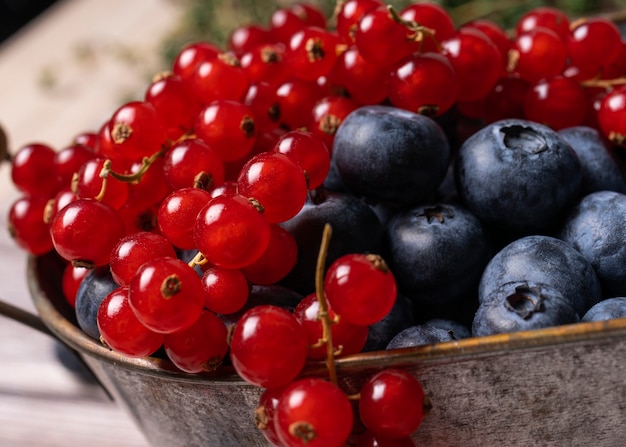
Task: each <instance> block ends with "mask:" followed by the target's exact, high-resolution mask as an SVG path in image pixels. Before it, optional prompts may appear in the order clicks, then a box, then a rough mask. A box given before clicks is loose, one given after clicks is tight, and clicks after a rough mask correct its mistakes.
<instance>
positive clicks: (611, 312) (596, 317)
mask: <svg viewBox="0 0 626 447" xmlns="http://www.w3.org/2000/svg"><path fill="white" fill-rule="evenodd" d="M625 317H626V297H623V296H616V297H613V298H607V299H604V300H602V301H600V302H599V303H598V304H596V305H595V306H593V307H592V308H591V309H589V310H588V311H587V313H586V314H585V315H583V317H582V318H581V319H580V321H584V322H587V321H606V320H613V319H615V318H625Z"/></svg>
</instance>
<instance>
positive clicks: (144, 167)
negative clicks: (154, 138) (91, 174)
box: [72, 149, 165, 201]
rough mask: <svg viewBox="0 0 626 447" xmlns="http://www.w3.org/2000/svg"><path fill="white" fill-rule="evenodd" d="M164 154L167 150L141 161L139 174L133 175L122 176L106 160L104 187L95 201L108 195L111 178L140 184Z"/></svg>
mask: <svg viewBox="0 0 626 447" xmlns="http://www.w3.org/2000/svg"><path fill="white" fill-rule="evenodd" d="M164 154H165V149H161V150H160V151H158V152H155V153H154V154H152V155H151V156H150V157H144V158H143V160H141V167H140V168H139V170H138V171H137V172H135V173H133V174H120V173H118V172H115V171H114V170H113V169H112V168H111V160H105V162H104V164H103V166H102V169H101V170H100V178H101V179H102V186H101V187H100V192H98V195H97V196H96V197H95V199H96V200H98V201H102V199H103V198H104V194H106V190H107V181H108V179H109V176H111V177H113V178H114V179H116V180H119V181H121V182H126V183H132V182H138V181H139V180H141V177H143V175H144V174H145V173H146V172H147V171H148V168H150V166H152V164H153V163H154V162H155V161H156V160H157V159H158V158H159V157H162V156H163V155H164ZM72 181H73V182H75V181H77V179H72ZM73 185H74V183H73Z"/></svg>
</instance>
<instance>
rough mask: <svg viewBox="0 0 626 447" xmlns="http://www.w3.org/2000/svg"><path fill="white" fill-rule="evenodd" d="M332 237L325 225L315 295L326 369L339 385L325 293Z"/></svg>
mask: <svg viewBox="0 0 626 447" xmlns="http://www.w3.org/2000/svg"><path fill="white" fill-rule="evenodd" d="M331 236H332V227H331V226H330V224H326V225H324V232H323V233H322V243H321V246H320V251H319V254H318V257H317V266H316V269H315V293H316V295H317V300H318V302H319V310H318V313H317V317H318V318H319V319H320V321H321V322H322V340H323V341H324V342H325V343H326V368H327V369H328V376H329V378H330V381H331V382H332V383H334V384H335V385H337V369H336V367H335V348H334V347H333V336H332V332H331V327H332V324H333V320H332V318H331V317H330V315H329V313H328V302H327V301H326V294H325V293H324V266H325V265H326V256H327V255H328V244H329V243H330V238H331Z"/></svg>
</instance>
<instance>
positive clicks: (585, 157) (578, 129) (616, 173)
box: [558, 126, 626, 196]
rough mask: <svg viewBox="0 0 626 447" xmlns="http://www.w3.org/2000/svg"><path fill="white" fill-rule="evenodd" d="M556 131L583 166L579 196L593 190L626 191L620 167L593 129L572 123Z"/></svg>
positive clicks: (625, 182)
mask: <svg viewBox="0 0 626 447" xmlns="http://www.w3.org/2000/svg"><path fill="white" fill-rule="evenodd" d="M558 133H559V135H561V137H562V138H563V139H564V140H565V141H567V142H568V143H569V145H570V146H571V147H572V149H574V152H576V155H578V160H579V161H580V166H581V168H582V183H581V188H580V194H581V196H584V195H587V194H589V193H592V192H596V191H617V192H621V193H626V181H625V180H624V176H623V175H622V172H621V170H620V167H619V165H618V163H617V161H616V160H615V158H613V156H612V155H611V152H610V151H609V148H608V147H607V146H606V145H605V144H604V141H603V140H602V137H601V136H600V133H599V132H598V131H597V130H596V129H594V128H593V127H588V126H575V127H568V128H566V129H561V130H559V132H558Z"/></svg>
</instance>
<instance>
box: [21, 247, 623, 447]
mask: <svg viewBox="0 0 626 447" xmlns="http://www.w3.org/2000/svg"><path fill="white" fill-rule="evenodd" d="M61 268H62V267H61V265H60V264H59V263H58V261H57V260H56V258H54V257H50V256H45V257H32V258H30V259H29V262H28V267H27V271H28V280H29V287H30V291H31V294H32V298H33V300H34V303H35V306H36V308H37V310H38V312H39V315H40V317H41V319H42V320H43V322H44V324H45V325H46V326H47V327H48V328H49V329H50V330H51V331H52V332H53V333H54V334H55V335H56V336H57V337H58V338H59V339H60V340H61V341H62V342H64V343H66V344H67V345H69V346H70V347H72V348H73V349H75V350H76V351H77V352H78V353H79V355H80V356H81V357H82V358H83V359H84V361H85V362H86V364H87V365H88V366H89V367H90V368H91V370H92V371H93V372H94V374H95V375H96V377H97V378H98V379H99V380H100V381H101V383H102V385H103V386H104V387H105V388H106V390H107V391H108V392H109V393H110V395H111V396H112V397H113V399H114V400H115V401H116V402H117V403H118V404H119V405H121V406H123V407H124V408H125V409H126V410H127V411H128V413H129V414H130V415H131V416H132V417H133V419H134V420H135V421H136V423H137V424H138V426H139V427H140V428H141V430H142V431H143V433H144V434H145V436H146V438H147V439H148V440H149V442H150V443H151V444H153V445H155V446H164V447H165V446H167V447H175V446H180V447H183V446H184V447H193V446H204V447H206V446H212V447H214V446H225V447H237V446H246V447H248V446H265V445H267V443H266V441H265V439H264V437H263V436H262V434H261V433H260V432H259V431H258V429H257V428H256V427H255V426H254V421H253V412H254V408H255V407H256V404H257V401H258V398H259V396H260V393H261V390H260V389H258V388H256V387H253V386H251V385H248V384H246V383H245V382H243V381H242V380H241V379H240V378H239V377H238V376H237V375H236V374H235V373H234V371H233V370H232V369H230V368H228V367H224V368H221V369H220V370H219V371H218V372H216V373H212V374H208V373H207V374H187V373H183V372H181V371H179V370H177V369H176V367H175V366H173V365H172V364H171V363H170V362H169V361H166V360H162V359H158V358H145V359H133V358H129V357H126V356H123V355H120V354H118V353H116V352H113V351H110V350H109V349H107V348H105V347H103V346H102V345H101V344H99V343H98V342H96V341H94V340H93V339H91V338H90V337H88V336H87V335H85V334H84V333H83V332H82V331H81V330H80V329H79V328H78V327H77V326H76V325H75V324H74V323H73V321H74V317H73V313H72V311H71V309H69V307H68V306H67V304H66V303H65V300H64V299H63V297H62V295H61V291H60V278H61V274H60V273H61ZM387 367H397V368H407V369H409V370H410V371H411V372H413V373H414V374H415V375H416V376H417V377H418V378H419V380H420V381H421V382H422V384H423V386H424V388H425V390H426V392H427V394H428V396H429V398H430V401H431V403H432V405H433V407H432V410H431V412H430V414H429V416H428V417H427V418H426V419H425V420H424V422H423V424H422V426H421V427H420V428H419V429H418V431H417V432H416V433H415V437H414V439H415V441H416V445H419V446H422V445H424V446H425V445H428V446H431V447H436V446H446V447H452V446H464V447H468V446H481V447H484V446H528V445H554V446H589V445H594V446H595V447H599V446H622V445H625V443H626V319H619V320H612V321H606V322H596V323H579V324H575V325H568V326H561V327H555V328H551V329H545V330H537V331H528V332H518V333H512V334H502V335H495V336H489V337H482V338H470V339H464V340H459V341H455V342H447V343H438V344H432V345H427V346H421V347H417V348H411V349H401V350H393V351H384V352H373V353H366V354H359V355H353V356H350V357H346V358H342V359H339V360H338V361H337V368H338V373H339V375H340V380H341V381H342V383H343V385H344V386H345V387H346V388H347V390H348V391H349V392H354V391H356V390H358V386H359V385H360V383H362V381H363V380H364V378H365V377H366V376H367V375H368V374H369V373H371V372H373V371H376V370H379V369H381V368H387ZM304 374H305V375H320V376H323V375H324V374H325V369H324V366H323V365H321V364H312V365H310V366H309V367H307V368H306V370H305V373H304Z"/></svg>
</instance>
